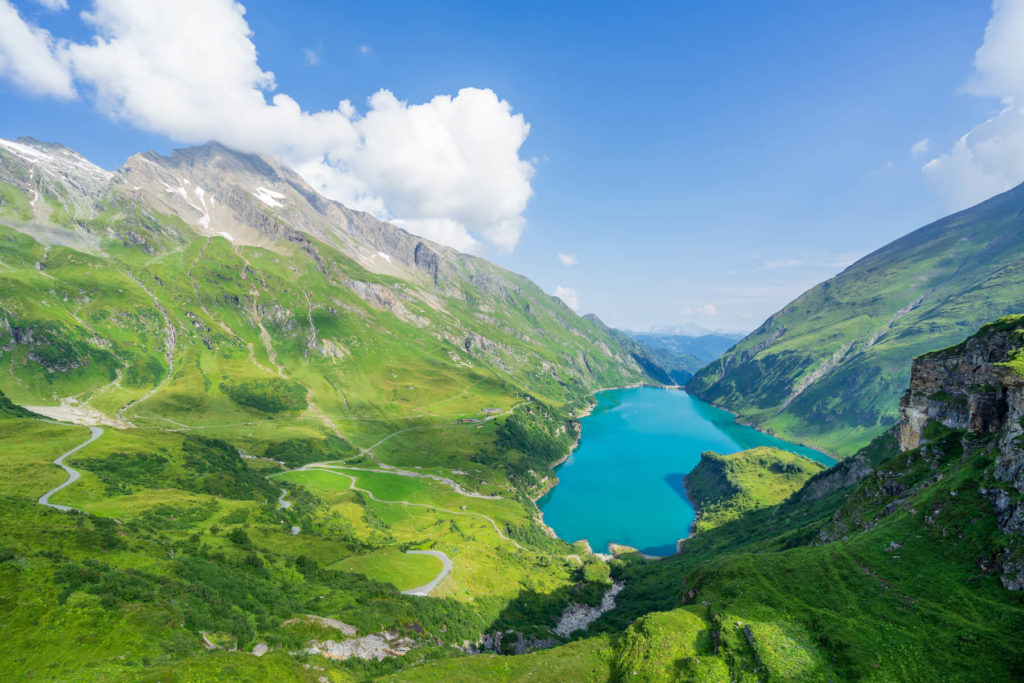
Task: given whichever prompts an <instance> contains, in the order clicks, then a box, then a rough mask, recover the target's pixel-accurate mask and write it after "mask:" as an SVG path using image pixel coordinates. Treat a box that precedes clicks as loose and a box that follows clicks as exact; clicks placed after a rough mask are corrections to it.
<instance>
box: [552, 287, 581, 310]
mask: <svg viewBox="0 0 1024 683" xmlns="http://www.w3.org/2000/svg"><path fill="white" fill-rule="evenodd" d="M555 296H557V297H558V298H559V299H561V300H562V301H564V302H565V304H566V305H567V306H568V307H569V308H571V309H572V310H574V311H578V310H580V295H579V293H577V291H576V290H575V289H572V288H571V287H563V286H562V285H558V286H557V287H555Z"/></svg>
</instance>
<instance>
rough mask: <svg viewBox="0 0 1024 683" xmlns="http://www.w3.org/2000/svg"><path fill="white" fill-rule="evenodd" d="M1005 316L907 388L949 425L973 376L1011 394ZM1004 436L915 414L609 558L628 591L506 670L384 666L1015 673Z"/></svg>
mask: <svg viewBox="0 0 1024 683" xmlns="http://www.w3.org/2000/svg"><path fill="white" fill-rule="evenodd" d="M1020 327H1021V322H1020V319H1019V318H1017V319H1014V320H1010V321H1003V322H1002V323H1001V324H1000V325H992V326H989V327H987V328H985V330H983V331H982V333H981V335H980V336H976V337H975V338H974V340H973V341H972V342H969V344H971V348H969V349H967V350H966V351H965V349H964V347H959V348H957V349H951V350H950V351H949V352H946V353H944V354H941V355H939V361H940V362H942V363H943V367H944V368H945V372H946V373H947V375H948V377H947V378H946V380H945V381H946V385H947V386H950V390H949V391H947V392H946V394H945V395H942V394H939V393H938V392H936V393H934V394H933V395H931V396H930V397H922V398H927V400H929V401H932V402H933V403H934V405H935V408H936V411H937V414H940V415H943V416H944V417H943V419H946V420H950V421H952V420H956V419H959V418H958V417H957V415H959V414H960V413H958V412H957V411H958V410H959V409H960V408H962V405H961V403H962V398H961V396H960V394H961V392H963V393H964V394H967V393H969V392H970V391H972V389H973V390H974V391H975V395H977V394H978V389H977V387H976V386H975V385H973V384H972V380H973V378H974V377H975V376H976V375H977V373H979V372H980V373H981V374H988V375H990V376H991V375H992V374H995V375H998V376H1002V377H1004V378H1005V381H1001V380H995V382H994V383H991V384H990V386H989V387H987V388H985V389H984V391H982V392H981V393H992V394H994V395H1004V396H1008V399H1007V400H1008V401H1009V402H1010V403H1011V405H1012V406H1013V407H1012V410H1013V411H1017V410H1019V409H1020V408H1021V405H1022V401H1024V398H1022V396H1024V394H1022V393H1021V390H1022V387H1024V385H1022V384H1021V381H1020V379H1019V377H1017V376H1011V375H1010V374H1006V373H1003V372H1002V371H1001V369H1000V368H1001V367H1002V366H1001V365H1000V363H1002V362H1004V361H1005V360H1006V359H1007V358H1011V357H1016V356H1017V355H1019V353H1020V350H1021V345H1022V344H1024V337H1022V336H1021V331H1020ZM968 353H969V354H971V355H970V356H969V357H970V358H971V359H977V358H985V359H986V360H985V361H984V362H983V363H981V364H980V370H979V365H978V364H975V363H965V362H963V361H964V360H965V359H966V358H968V355H967V354H968ZM922 376H924V377H925V378H926V380H927V379H928V378H934V377H935V376H936V373H935V372H934V371H933V370H931V369H929V370H926V371H925V372H922ZM954 384H955V385H956V387H953V386H952V385H954ZM994 405H995V404H992V406H994ZM992 406H990V404H987V403H985V402H984V401H976V407H975V408H972V409H971V410H972V411H982V412H984V411H988V410H989V409H990V408H991V407H992ZM943 408H944V409H943ZM972 414H973V412H972ZM999 414H1003V415H1004V418H1005V414H1004V413H1002V412H1000V411H998V409H997V410H996V412H995V413H993V415H999ZM1014 414H1016V413H1014ZM974 424H978V425H980V424H984V421H983V420H980V419H979V420H977V421H976V422H974ZM1019 434H1020V425H1019V424H1017V423H1016V420H1015V419H1004V420H1003V421H1001V422H998V423H993V422H989V423H987V424H985V426H984V427H983V428H982V429H980V430H977V429H976V430H973V431H969V430H967V429H956V428H951V427H949V426H947V425H945V424H943V423H941V422H936V421H927V422H926V423H924V424H923V425H922V427H921V445H919V446H917V447H914V448H907V449H904V450H902V451H901V450H900V445H899V442H898V440H897V438H896V436H895V434H894V433H893V432H889V433H886V434H884V435H883V436H881V437H878V438H877V439H875V440H874V441H873V442H872V443H871V444H870V445H869V446H868V447H867V448H865V449H862V450H861V451H860V452H859V453H858V454H856V455H855V456H854V457H851V458H848V459H846V460H844V461H842V462H840V463H839V464H838V465H836V466H835V467H833V468H831V469H829V470H825V471H821V472H818V473H817V474H815V475H814V476H812V477H811V478H810V479H809V480H807V482H806V483H805V484H804V485H803V486H802V487H801V488H800V489H799V490H798V491H797V492H796V493H794V494H793V495H791V496H790V497H789V498H788V499H787V500H786V501H784V502H782V503H779V504H776V505H772V506H769V507H764V508H760V509H756V510H750V511H747V512H745V513H744V514H741V515H739V516H738V517H736V518H735V519H733V520H732V521H728V522H726V523H723V524H721V525H720V526H716V527H714V528H710V529H708V530H706V531H702V532H701V533H699V534H697V535H696V536H694V537H692V538H690V539H689V540H688V541H687V542H686V543H684V544H683V545H682V549H681V552H680V553H679V554H677V555H675V556H673V557H669V558H666V559H663V560H660V561H648V560H645V559H643V558H641V557H639V556H637V555H635V554H634V555H629V556H624V557H623V558H620V559H619V560H616V561H615V562H614V563H613V576H615V577H616V578H617V579H619V580H622V581H624V582H625V585H626V587H625V589H624V590H623V591H622V592H621V593H620V594H619V595H618V596H617V602H618V606H617V607H616V609H614V610H612V611H610V612H609V613H607V614H606V615H604V616H603V617H602V618H601V619H600V620H599V621H598V622H596V624H595V625H594V626H593V627H591V629H590V631H591V632H590V633H588V634H587V636H586V637H583V638H580V639H579V640H577V641H575V642H574V643H572V644H571V646H572V647H573V649H571V650H570V649H569V648H570V646H568V645H567V646H561V647H556V648H554V649H551V650H546V651H543V652H541V653H535V654H534V655H531V659H529V660H528V661H526V660H524V661H522V662H519V661H518V658H517V661H516V662H515V663H511V664H509V665H504V664H503V663H502V662H500V661H492V660H488V659H486V658H484V657H479V658H473V660H472V661H470V662H468V663H466V664H464V665H462V666H460V667H457V666H456V662H436V663H430V664H426V665H424V666H422V667H417V668H414V669H410V670H408V671H406V672H402V673H401V674H400V675H399V676H398V678H403V679H409V680H446V678H447V677H448V676H449V675H454V676H457V675H458V674H457V672H458V671H466V672H469V671H472V672H477V673H478V674H479V675H487V676H493V677H495V678H497V679H498V680H510V681H527V680H532V677H535V676H537V672H541V671H544V670H545V667H546V666H547V667H551V670H552V671H555V670H556V668H555V667H569V666H571V667H572V670H573V671H574V672H579V674H578V675H580V676H584V675H587V676H590V677H591V680H615V681H624V680H639V681H679V680H682V681H702V682H703V681H723V682H724V681H766V680H767V681H840V680H843V681H845V680H856V681H923V680H954V681H980V680H984V681H1016V680H1020V679H1021V677H1022V676H1024V651H1022V649H1021V647H1020V646H1021V642H1022V641H1021V634H1022V633H1024V607H1022V605H1021V598H1020V590H1021V587H1022V586H1024V570H1022V568H1024V561H1022V559H1021V558H1022V557H1024V536H1022V534H1021V528H1020V525H1019V519H1020V518H1019V515H1020V510H1021V509H1022V504H1021V502H1020V494H1019V487H1020V480H1019V476H1020V474H1019V473H1020V471H1021V470H1020V464H1021V462H1022V455H1021V450H1020V448H1019V445H1015V444H1013V443H1010V442H1009V441H1008V440H1007V435H1009V436H1010V437H1013V436H1014V435H1019ZM484 672H486V673H484ZM540 677H541V678H543V675H541V676H540Z"/></svg>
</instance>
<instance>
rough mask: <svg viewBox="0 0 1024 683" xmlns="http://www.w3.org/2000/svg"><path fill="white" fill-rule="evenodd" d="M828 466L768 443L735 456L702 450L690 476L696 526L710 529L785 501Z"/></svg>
mask: <svg viewBox="0 0 1024 683" xmlns="http://www.w3.org/2000/svg"><path fill="white" fill-rule="evenodd" d="M823 469H824V467H823V466H822V465H820V464H819V463H817V462H814V461H813V460H810V459H808V458H805V457H803V456H800V455H796V454H795V453H790V452H788V451H783V450H780V449H778V448H770V447H766V446H762V447H758V448H751V449H749V450H745V451H739V452H737V453H733V454H730V455H720V454H718V453H713V452H710V451H709V452H705V453H702V454H701V459H700V462H699V463H697V466H696V467H695V468H694V469H693V471H691V472H690V473H689V474H688V475H686V477H685V481H686V490H687V491H688V493H689V495H691V496H692V497H693V499H694V502H695V504H696V506H697V507H698V514H697V520H696V521H695V522H694V529H695V530H696V531H706V530H708V529H712V528H714V527H716V526H721V525H722V524H724V523H725V522H728V521H731V520H734V519H736V518H738V517H739V516H740V515H742V514H743V513H744V512H747V511H749V510H756V509H758V508H763V507H767V506H770V505H775V504H777V503H781V502H782V501H784V500H785V499H786V498H788V497H789V496H790V495H791V494H792V493H794V492H795V491H797V490H798V489H800V487H801V486H803V485H804V482H806V481H807V480H808V479H810V478H811V477H812V476H814V475H815V474H817V473H818V472H821V471H822V470H823Z"/></svg>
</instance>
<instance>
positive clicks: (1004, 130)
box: [922, 0, 1024, 210]
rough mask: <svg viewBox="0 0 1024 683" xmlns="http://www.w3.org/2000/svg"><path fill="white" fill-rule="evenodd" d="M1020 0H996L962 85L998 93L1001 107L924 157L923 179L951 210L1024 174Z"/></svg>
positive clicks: (1023, 1)
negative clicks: (945, 149)
mask: <svg viewBox="0 0 1024 683" xmlns="http://www.w3.org/2000/svg"><path fill="white" fill-rule="evenodd" d="M1022 37H1024V0H995V2H993V3H992V18H991V20H990V21H989V23H988V26H987V27H986V28H985V39H984V42H983V43H982V45H981V47H980V48H978V50H977V52H976V53H975V56H974V72H973V73H972V74H971V77H970V78H969V79H968V82H967V84H966V85H965V86H964V90H965V91H966V92H968V93H971V94H973V95H976V96H979V97H997V98H999V100H1000V101H1001V102H1002V105H1003V107H1002V110H1001V111H1000V112H999V113H998V114H996V115H995V116H993V117H992V118H990V119H989V120H987V121H985V122H983V123H981V124H979V125H977V126H975V127H974V128H973V129H972V130H970V131H969V132H968V133H966V134H965V135H964V136H963V137H961V138H960V139H959V140H958V141H957V142H956V144H955V145H953V148H952V149H951V150H950V151H949V152H947V153H946V154H943V155H941V156H939V157H938V158H935V159H932V160H931V161H929V162H928V163H926V164H925V165H924V167H923V169H922V170H923V173H924V176H925V178H926V180H927V181H928V182H929V183H930V184H931V185H932V187H933V188H935V189H936V190H937V191H938V192H939V193H940V194H941V195H942V196H943V198H944V199H945V200H946V203H947V206H948V208H949V209H950V210H956V209H962V208H966V207H968V206H970V205H972V204H975V203H977V202H979V201H982V200H984V199H987V198H988V197H991V196H992V195H994V194H998V193H999V192H1003V191H1005V190H1008V189H1010V188H1011V187H1013V186H1014V185H1017V184H1018V183H1020V182H1021V181H1022V180H1024V110H1022V109H1021V106H1022V105H1024V40H1022Z"/></svg>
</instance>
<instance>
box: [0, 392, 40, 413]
mask: <svg viewBox="0 0 1024 683" xmlns="http://www.w3.org/2000/svg"><path fill="white" fill-rule="evenodd" d="M0 417H41V416H40V415H36V414H35V413H33V412H32V411H30V410H25V409H24V408H22V407H21V406H19V405H18V404H16V403H12V402H11V399H9V398H7V396H6V395H5V394H4V392H2V391H0Z"/></svg>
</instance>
